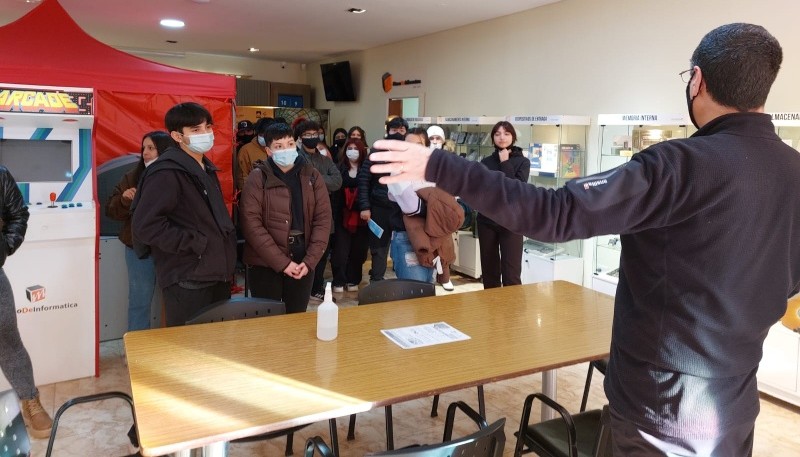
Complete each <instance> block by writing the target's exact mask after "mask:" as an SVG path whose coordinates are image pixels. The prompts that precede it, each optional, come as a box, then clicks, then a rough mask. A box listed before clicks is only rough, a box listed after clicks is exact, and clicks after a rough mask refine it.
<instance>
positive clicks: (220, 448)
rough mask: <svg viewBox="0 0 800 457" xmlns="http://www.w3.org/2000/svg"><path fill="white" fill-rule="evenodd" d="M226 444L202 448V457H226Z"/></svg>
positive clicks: (215, 444)
mask: <svg viewBox="0 0 800 457" xmlns="http://www.w3.org/2000/svg"><path fill="white" fill-rule="evenodd" d="M227 455H228V443H226V442H224V441H223V442H221V443H214V444H209V445H207V446H203V457H227Z"/></svg>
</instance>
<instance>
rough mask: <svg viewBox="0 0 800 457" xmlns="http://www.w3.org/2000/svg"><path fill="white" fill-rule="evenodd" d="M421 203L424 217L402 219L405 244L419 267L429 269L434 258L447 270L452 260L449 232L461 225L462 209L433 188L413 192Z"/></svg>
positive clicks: (443, 193)
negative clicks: (412, 251)
mask: <svg viewBox="0 0 800 457" xmlns="http://www.w3.org/2000/svg"><path fill="white" fill-rule="evenodd" d="M417 195H418V196H419V198H421V199H422V200H424V201H425V204H426V206H427V211H426V215H425V217H420V216H405V215H404V216H403V223H404V224H405V226H406V233H407V234H408V240H409V241H410V242H411V245H412V246H413V247H414V251H415V252H416V253H417V259H418V260H419V263H420V265H422V266H426V267H433V266H434V265H433V259H434V258H435V257H436V256H437V255H438V256H439V258H440V259H441V260H442V266H443V267H447V266H449V265H450V264H451V263H453V261H454V260H455V259H456V250H455V246H454V245H453V236H452V234H453V232H455V231H456V230H458V229H459V228H460V227H461V225H462V224H463V223H464V208H462V207H461V205H459V204H458V202H456V198H455V197H453V196H452V195H450V194H448V193H447V192H445V191H443V190H441V189H439V188H437V187H425V188H422V189H420V190H418V191H417Z"/></svg>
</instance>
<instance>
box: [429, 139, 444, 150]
mask: <svg viewBox="0 0 800 457" xmlns="http://www.w3.org/2000/svg"><path fill="white" fill-rule="evenodd" d="M442 146H443V144H442V143H438V142H437V143H434V142H432V141H431V151H433V150H434V149H442Z"/></svg>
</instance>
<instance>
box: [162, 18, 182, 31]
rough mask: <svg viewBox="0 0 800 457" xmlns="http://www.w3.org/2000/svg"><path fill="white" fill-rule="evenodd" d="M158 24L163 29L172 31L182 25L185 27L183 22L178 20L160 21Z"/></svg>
mask: <svg viewBox="0 0 800 457" xmlns="http://www.w3.org/2000/svg"><path fill="white" fill-rule="evenodd" d="M159 24H161V25H162V26H164V27H169V28H173V29H179V28H181V27H183V26H184V25H186V24H184V23H183V21H181V20H179V19H161V22H159Z"/></svg>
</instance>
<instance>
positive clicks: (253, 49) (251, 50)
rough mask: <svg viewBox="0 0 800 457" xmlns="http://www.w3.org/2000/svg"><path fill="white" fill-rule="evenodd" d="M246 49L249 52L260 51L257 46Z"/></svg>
mask: <svg viewBox="0 0 800 457" xmlns="http://www.w3.org/2000/svg"><path fill="white" fill-rule="evenodd" d="M248 51H250V52H258V51H260V49H258V48H250V49H248Z"/></svg>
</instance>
